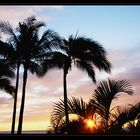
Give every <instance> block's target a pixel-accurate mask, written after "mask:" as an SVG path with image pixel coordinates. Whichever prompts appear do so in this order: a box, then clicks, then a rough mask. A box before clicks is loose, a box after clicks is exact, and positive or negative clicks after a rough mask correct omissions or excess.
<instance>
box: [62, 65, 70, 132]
mask: <svg viewBox="0 0 140 140" xmlns="http://www.w3.org/2000/svg"><path fill="white" fill-rule="evenodd" d="M66 77H67V70H66V68H65V66H64V77H63V78H64V79H63V84H64V105H65V116H66V132H67V133H68V130H69V129H68V128H69V115H68V105H67V81H66Z"/></svg>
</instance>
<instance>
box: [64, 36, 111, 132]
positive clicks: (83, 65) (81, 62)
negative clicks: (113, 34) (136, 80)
mask: <svg viewBox="0 0 140 140" xmlns="http://www.w3.org/2000/svg"><path fill="white" fill-rule="evenodd" d="M64 43H65V46H66V54H67V57H65V59H64V60H63V71H64V72H63V73H64V74H63V84H64V103H65V115H66V124H67V130H68V123H69V117H68V109H67V81H66V77H67V74H68V71H69V70H71V67H72V63H73V64H74V65H75V66H76V67H77V68H78V69H80V70H82V71H84V72H86V73H87V74H88V76H89V77H90V78H91V79H92V81H93V82H94V83H95V82H96V79H95V71H94V66H95V67H96V68H98V69H99V70H104V71H106V72H110V68H111V64H110V62H109V61H108V60H107V58H106V51H105V49H104V48H103V47H102V46H101V45H100V44H99V43H97V42H96V41H94V40H92V39H90V38H86V37H73V36H72V35H71V36H70V37H69V39H68V40H66V39H64Z"/></svg>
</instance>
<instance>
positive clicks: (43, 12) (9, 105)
mask: <svg viewBox="0 0 140 140" xmlns="http://www.w3.org/2000/svg"><path fill="white" fill-rule="evenodd" d="M32 15H35V16H36V18H37V20H40V21H43V22H45V23H46V27H42V29H41V30H40V31H41V32H42V31H44V30H45V28H49V29H52V30H54V31H56V32H58V33H59V34H60V35H61V36H62V37H65V38H68V36H69V35H70V34H73V35H75V34H76V32H77V31H78V35H79V36H80V35H82V36H86V37H89V38H91V39H93V40H95V41H98V42H99V43H100V44H101V45H102V46H103V47H104V48H105V49H106V51H107V58H108V59H109V61H110V62H111V63H112V73H111V74H110V75H109V74H107V73H105V72H99V71H98V70H96V79H97V83H98V82H99V81H101V80H106V79H107V78H108V77H110V79H115V80H122V79H126V80H129V81H130V82H131V83H132V85H133V89H134V94H133V95H132V96H129V95H127V94H123V95H120V96H119V97H118V99H117V100H116V101H114V102H113V104H112V105H115V106H116V105H127V104H134V103H136V102H138V101H140V92H139V90H140V6H95V5H89V6H80V5H77V6H76V5H72V6H70V5H69V6H68V5H64V6H57V5H53V6H47V5H42V6H2V5H1V6H0V20H4V21H9V22H10V23H11V24H12V26H13V27H16V26H17V25H18V22H19V21H23V20H24V19H26V18H27V17H29V16H32ZM0 36H1V37H3V38H2V39H3V40H5V39H6V36H3V35H2V34H1V33H0ZM20 73H21V75H20V77H21V78H20V89H19V97H18V101H19V102H18V106H19V105H20V97H21V87H22V70H21V72H20ZM67 81H68V97H69V98H70V97H72V96H74V97H78V98H80V97H82V98H83V99H84V100H85V101H88V100H89V98H91V97H92V94H93V91H94V89H95V87H96V85H95V84H94V83H92V81H91V79H90V78H89V77H88V76H87V75H86V74H85V73H83V72H81V71H79V70H78V69H76V68H74V67H73V69H72V70H71V71H70V72H69V74H68V77H67ZM13 84H15V81H13ZM26 89H27V90H26V102H25V110H24V123H23V129H24V130H46V129H48V128H49V125H50V122H49V121H50V113H51V111H52V110H53V104H54V103H55V102H57V101H58V100H59V98H61V99H63V71H62V70H54V71H50V72H48V73H47V74H46V75H45V76H44V78H42V79H38V78H37V77H36V76H35V75H31V74H29V77H28V81H27V88H26ZM12 111H13V99H12V97H11V96H10V95H8V94H6V93H4V92H3V91H0V131H5V130H7V131H9V130H11V122H12ZM18 113H19V108H18V110H17V119H18Z"/></svg>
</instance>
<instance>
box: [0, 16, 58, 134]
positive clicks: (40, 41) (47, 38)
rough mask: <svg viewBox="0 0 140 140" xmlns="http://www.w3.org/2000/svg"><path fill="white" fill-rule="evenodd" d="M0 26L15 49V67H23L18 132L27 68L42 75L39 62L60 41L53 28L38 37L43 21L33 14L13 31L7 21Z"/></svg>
mask: <svg viewBox="0 0 140 140" xmlns="http://www.w3.org/2000/svg"><path fill="white" fill-rule="evenodd" d="M0 26H1V27H2V28H1V30H2V31H3V32H5V33H8V34H9V35H11V38H10V39H9V40H10V42H12V45H13V46H14V48H16V49H17V50H16V55H15V56H16V57H17V58H16V60H17V61H18V63H17V67H19V66H20V65H21V64H22V65H23V68H24V74H23V89H22V101H21V108H20V115H19V125H18V133H19V134H20V133H21V131H22V120H23V112H24V100H25V89H26V82H27V76H28V73H27V70H30V72H31V73H36V74H38V76H42V71H41V67H40V65H39V62H40V60H42V59H44V54H45V53H46V51H47V52H49V51H52V50H53V49H58V48H59V43H58V42H60V36H59V35H58V34H57V33H56V32H54V31H53V30H50V29H48V30H46V31H45V32H44V33H43V35H42V36H41V37H39V29H40V27H42V26H45V24H44V23H43V22H38V21H37V20H36V18H35V16H31V17H29V18H27V19H26V20H25V21H23V22H19V26H18V27H17V28H16V32H15V33H14V30H13V29H12V27H11V26H10V24H9V23H8V22H1V23H0ZM18 72H19V69H18V70H17V73H18ZM17 77H18V76H17ZM17 79H18V78H17ZM17 81H18V80H17ZM16 85H17V84H16ZM16 95H17V94H16ZM15 102H16V101H15ZM14 112H15V111H14ZM13 118H14V117H13ZM12 128H13V127H12Z"/></svg>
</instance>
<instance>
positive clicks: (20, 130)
mask: <svg viewBox="0 0 140 140" xmlns="http://www.w3.org/2000/svg"><path fill="white" fill-rule="evenodd" d="M26 82H27V67H26V66H24V75H23V88H22V100H21V107H20V114H19V123H18V132H17V133H18V134H21V132H22V122H23V113H24V103H25V89H26Z"/></svg>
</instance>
